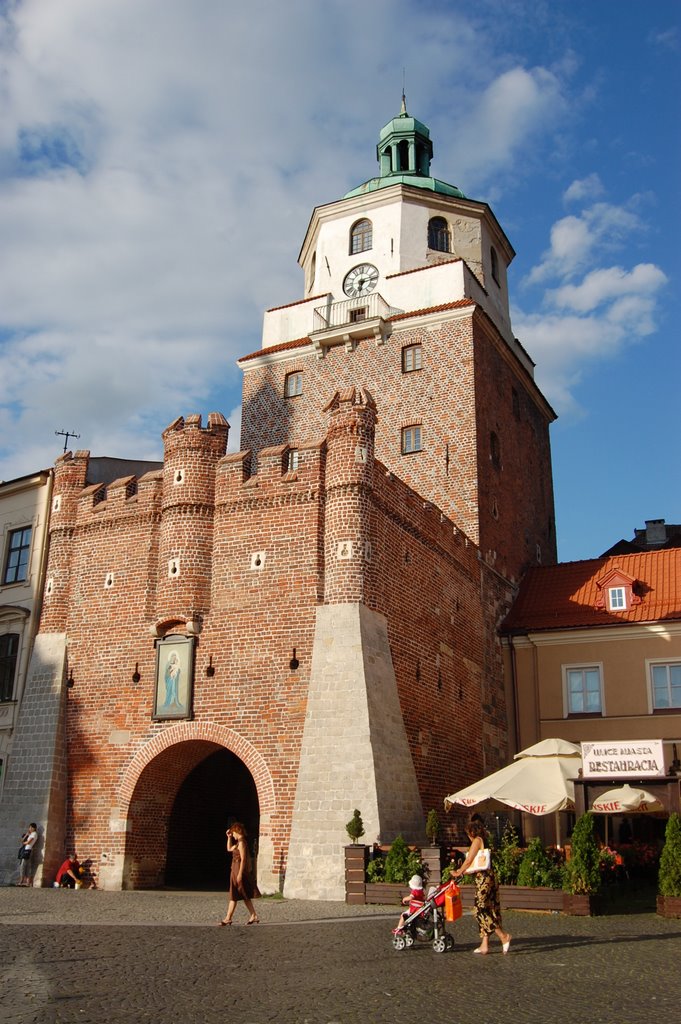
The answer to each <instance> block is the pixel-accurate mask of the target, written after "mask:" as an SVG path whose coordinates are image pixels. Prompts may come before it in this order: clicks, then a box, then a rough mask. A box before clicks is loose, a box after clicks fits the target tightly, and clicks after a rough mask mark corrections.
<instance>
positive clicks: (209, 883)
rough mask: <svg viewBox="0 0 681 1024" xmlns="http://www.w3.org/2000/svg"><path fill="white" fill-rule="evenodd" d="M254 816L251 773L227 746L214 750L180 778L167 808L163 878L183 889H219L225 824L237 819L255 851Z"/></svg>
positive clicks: (224, 873) (225, 872)
mask: <svg viewBox="0 0 681 1024" xmlns="http://www.w3.org/2000/svg"><path fill="white" fill-rule="evenodd" d="M259 820H260V809H259V805H258V793H257V790H256V786H255V782H254V781H253V776H252V775H251V773H250V771H249V770H248V768H247V767H246V765H245V764H244V763H243V761H241V760H240V759H239V758H238V757H237V756H236V755H235V754H233V753H232V752H231V751H230V750H224V749H222V750H216V751H215V752H214V753H212V754H210V755H209V756H208V757H206V758H205V760H203V761H201V762H200V763H199V764H197V765H196V767H195V768H193V769H192V770H191V771H190V772H189V774H188V775H187V777H186V778H185V780H184V782H183V783H182V784H181V786H180V788H179V790H178V793H177V796H176V797H175V801H174V803H173V808H172V811H171V814H170V821H169V826H168V852H167V858H166V870H165V884H166V885H168V886H175V887H178V888H183V889H225V890H226V888H227V881H228V878H229V861H230V857H229V854H228V853H227V852H226V850H225V830H226V829H227V827H228V825H230V824H231V823H232V822H233V821H241V822H243V824H244V825H245V826H246V829H247V831H248V839H249V846H250V848H251V851H252V853H253V854H254V855H257V837H258V827H259Z"/></svg>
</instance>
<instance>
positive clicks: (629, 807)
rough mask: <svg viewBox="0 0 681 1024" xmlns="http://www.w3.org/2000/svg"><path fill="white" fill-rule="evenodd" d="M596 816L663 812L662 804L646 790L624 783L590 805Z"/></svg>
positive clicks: (602, 794) (598, 797) (603, 794)
mask: <svg viewBox="0 0 681 1024" xmlns="http://www.w3.org/2000/svg"><path fill="white" fill-rule="evenodd" d="M591 810H592V811H596V812H597V813H598V814H656V813H659V812H660V811H664V810H665V807H664V804H662V803H660V801H659V800H658V799H657V797H656V796H653V794H652V793H649V792H648V790H647V789H637V788H635V787H634V786H629V785H628V784H626V783H625V785H624V786H620V788H619V789H609V790H608V791H607V793H601V795H600V796H597V797H596V799H595V800H594V801H593V802H592V804H591Z"/></svg>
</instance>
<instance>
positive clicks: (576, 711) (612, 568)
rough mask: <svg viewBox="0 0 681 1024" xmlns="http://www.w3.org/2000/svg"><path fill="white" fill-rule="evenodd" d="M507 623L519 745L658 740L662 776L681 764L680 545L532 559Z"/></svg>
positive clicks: (671, 800) (670, 802) (671, 788)
mask: <svg viewBox="0 0 681 1024" xmlns="http://www.w3.org/2000/svg"><path fill="white" fill-rule="evenodd" d="M502 632H503V636H504V656H505V661H506V666H505V667H506V672H507V676H508V678H511V679H513V682H514V687H513V690H514V694H515V709H514V713H515V730H516V747H517V749H519V750H520V749H524V748H526V747H528V746H530V745H531V744H533V743H536V742H538V741H539V740H543V739H547V738H549V737H554V736H558V737H560V738H561V739H565V740H570V741H572V742H573V743H578V744H579V743H593V742H598V743H609V744H614V743H617V742H618V741H619V742H623V741H641V740H657V741H662V753H663V765H661V770H662V771H663V776H662V777H663V778H666V779H668V780H670V779H674V778H675V777H676V778H677V777H678V775H677V773H679V774H681V764H680V762H679V754H680V753H681V549H679V548H672V549H666V550H658V551H648V552H638V553H634V554H627V555H615V556H611V557H604V558H598V559H591V560H589V561H584V562H568V563H563V564H559V565H555V566H545V567H536V568H533V569H530V570H529V572H528V573H527V575H526V576H525V578H524V580H523V582H522V584H521V587H520V591H519V594H518V598H517V600H516V602H515V604H514V607H513V609H512V611H511V613H510V615H509V616H508V617H507V619H506V621H505V623H504V625H503V629H502ZM599 781H600V780H599ZM622 781H624V779H619V778H616V777H613V778H611V779H604V780H603V784H602V785H601V786H600V789H604V788H607V787H608V785H610V783H612V784H613V785H620V784H621V783H622ZM627 781H629V782H631V783H632V784H633V781H637V780H636V778H635V773H634V774H633V775H632V777H631V778H629V779H628V780H627ZM640 781H641V784H642V785H644V782H643V780H642V779H641V780H640ZM598 788H599V787H598V786H590V787H589V793H590V794H591V795H593V796H595V795H596V794H597V792H598ZM662 790H664V794H665V795H664V797H663V799H664V800H665V801H666V804H667V809H668V810H678V809H679V808H678V800H679V795H678V783H676V784H672V785H664V786H662Z"/></svg>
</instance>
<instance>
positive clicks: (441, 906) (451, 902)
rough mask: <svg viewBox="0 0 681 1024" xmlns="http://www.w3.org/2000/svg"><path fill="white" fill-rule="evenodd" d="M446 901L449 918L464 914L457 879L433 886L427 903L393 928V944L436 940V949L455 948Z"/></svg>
mask: <svg viewBox="0 0 681 1024" xmlns="http://www.w3.org/2000/svg"><path fill="white" fill-rule="evenodd" d="M445 902H447V920H451V921H455V920H457V918H459V917H461V894H460V892H459V887H458V885H456V883H455V882H445V884H444V885H441V886H440V887H439V888H437V887H435V886H432V887H431V888H430V890H429V892H428V896H427V898H426V901H425V903H424V904H423V905H422V906H421V907H419V908H418V909H417V910H414V912H413V913H411V914H409V915H408V917H406V918H405V919H404V921H403V922H402V924H401V925H399V926H398V927H397V928H396V929H395V931H394V932H393V948H394V949H408V948H409V947H410V946H413V945H414V943H415V942H417V941H421V942H432V943H433V950H434V951H435V952H436V953H444V952H445V950H448V949H452V948H453V946H454V939H453V938H452V936H451V935H448V934H447V930H446V926H445Z"/></svg>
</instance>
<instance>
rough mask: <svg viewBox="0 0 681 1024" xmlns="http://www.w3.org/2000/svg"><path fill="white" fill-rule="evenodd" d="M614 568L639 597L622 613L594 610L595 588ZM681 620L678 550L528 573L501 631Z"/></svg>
mask: <svg viewBox="0 0 681 1024" xmlns="http://www.w3.org/2000/svg"><path fill="white" fill-rule="evenodd" d="M615 569H619V570H620V571H621V572H622V573H624V574H626V575H627V576H630V577H631V578H632V579H635V580H636V581H637V584H636V585H635V593H636V594H637V595H638V596H639V597H640V599H641V600H640V602H639V603H638V604H632V606H631V607H629V608H627V609H626V611H621V612H611V611H608V609H607V608H598V607H597V601H598V598H599V595H600V590H599V587H598V586H597V583H598V581H599V580H602V579H603V577H604V576H606V575H607V574H608V573H609V572H612V571H613V570H615ZM674 619H681V548H673V549H669V550H664V549H663V550H662V551H646V552H643V551H641V552H637V553H635V554H631V555H613V556H611V557H609V558H593V559H589V561H584V562H562V563H560V564H559V565H546V566H535V567H534V568H532V569H529V570H528V572H527V573H526V575H525V577H524V578H523V581H522V583H521V585H520V590H519V592H518V596H517V598H516V600H515V602H514V604H513V607H512V608H511V611H510V612H509V614H508V615H507V617H506V619H505V620H504V622H503V624H502V627H501V628H502V632H504V633H511V632H513V633H516V632H531V631H534V630H542V629H569V628H571V627H595V626H611V625H623V624H628V623H633V622H658V621H665V620H667V621H669V620H674Z"/></svg>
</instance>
